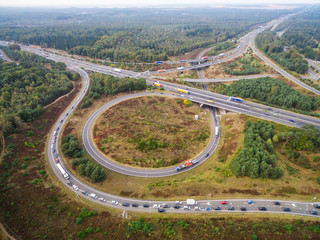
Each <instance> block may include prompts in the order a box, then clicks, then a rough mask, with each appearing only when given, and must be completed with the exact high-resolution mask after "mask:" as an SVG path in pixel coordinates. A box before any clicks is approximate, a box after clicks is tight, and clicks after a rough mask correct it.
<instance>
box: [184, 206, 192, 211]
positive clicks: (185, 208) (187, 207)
mask: <svg viewBox="0 0 320 240" xmlns="http://www.w3.org/2000/svg"><path fill="white" fill-rule="evenodd" d="M183 209H184V210H190V209H191V207H189V206H184V207H183Z"/></svg>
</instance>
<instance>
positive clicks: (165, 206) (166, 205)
mask: <svg viewBox="0 0 320 240" xmlns="http://www.w3.org/2000/svg"><path fill="white" fill-rule="evenodd" d="M163 208H171V206H170V205H168V204H165V205H163Z"/></svg>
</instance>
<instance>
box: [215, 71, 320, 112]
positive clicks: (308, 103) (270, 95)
mask: <svg viewBox="0 0 320 240" xmlns="http://www.w3.org/2000/svg"><path fill="white" fill-rule="evenodd" d="M221 93H222V94H225V95H228V96H239V97H242V98H252V99H257V100H259V101H263V102H266V103H268V104H272V105H275V106H281V107H282V106H284V107H286V108H295V109H300V110H304V111H312V110H315V109H316V108H317V107H319V106H320V99H319V98H315V97H308V96H306V95H304V94H302V93H300V92H298V91H296V90H294V89H292V88H291V87H290V86H289V85H288V84H286V83H284V82H282V81H280V80H277V79H273V78H270V77H265V78H257V79H242V80H239V81H236V82H234V83H232V84H231V85H229V86H225V88H224V90H222V92H221Z"/></svg>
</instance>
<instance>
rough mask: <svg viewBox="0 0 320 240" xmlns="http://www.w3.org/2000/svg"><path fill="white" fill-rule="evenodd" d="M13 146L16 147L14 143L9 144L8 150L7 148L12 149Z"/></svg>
mask: <svg viewBox="0 0 320 240" xmlns="http://www.w3.org/2000/svg"><path fill="white" fill-rule="evenodd" d="M15 146H16V145H15V144H14V143H10V144H9V145H8V148H9V149H14V148H15Z"/></svg>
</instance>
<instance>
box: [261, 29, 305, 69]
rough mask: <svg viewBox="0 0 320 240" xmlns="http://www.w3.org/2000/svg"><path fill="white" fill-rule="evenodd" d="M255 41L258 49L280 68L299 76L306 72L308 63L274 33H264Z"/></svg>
mask: <svg viewBox="0 0 320 240" xmlns="http://www.w3.org/2000/svg"><path fill="white" fill-rule="evenodd" d="M255 41H256V44H257V46H258V48H260V49H261V50H262V51H263V52H264V53H266V54H267V55H268V56H269V57H271V58H272V59H273V60H275V61H276V62H277V63H279V64H280V65H281V66H282V67H284V68H287V69H289V70H291V71H295V72H297V73H299V74H305V73H306V72H307V71H308V69H309V67H308V61H307V60H304V59H303V58H302V57H301V55H300V53H299V52H298V51H297V50H296V49H295V48H292V47H290V46H291V45H288V43H287V42H285V41H284V40H283V39H281V38H279V37H277V36H276V33H274V32H270V31H264V32H262V33H260V34H259V35H258V36H257V37H256V39H255Z"/></svg>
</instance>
